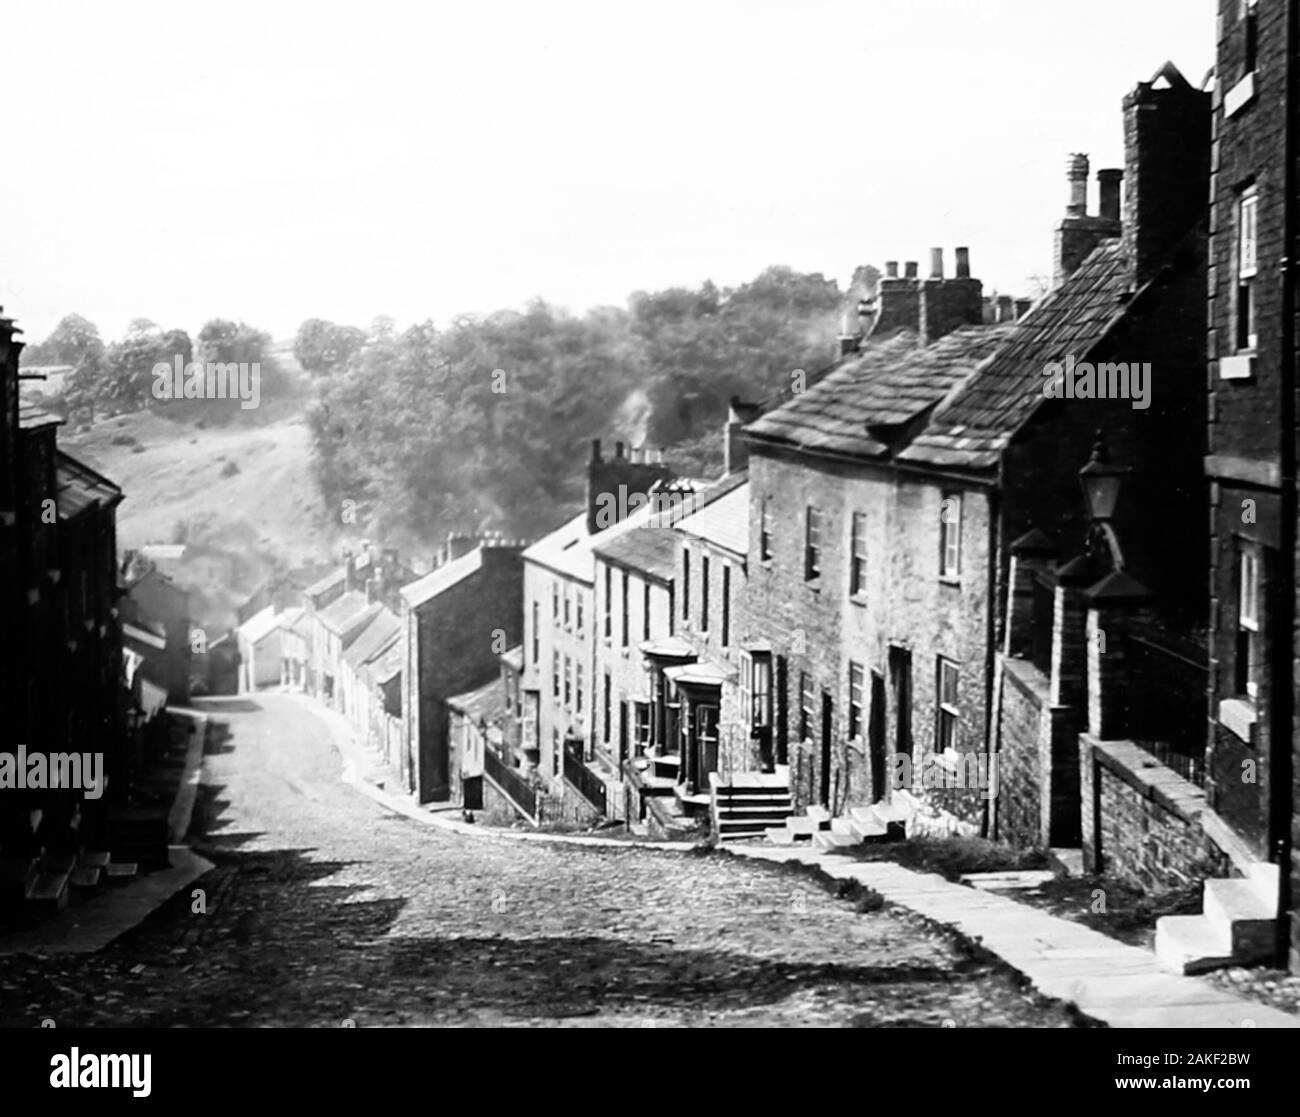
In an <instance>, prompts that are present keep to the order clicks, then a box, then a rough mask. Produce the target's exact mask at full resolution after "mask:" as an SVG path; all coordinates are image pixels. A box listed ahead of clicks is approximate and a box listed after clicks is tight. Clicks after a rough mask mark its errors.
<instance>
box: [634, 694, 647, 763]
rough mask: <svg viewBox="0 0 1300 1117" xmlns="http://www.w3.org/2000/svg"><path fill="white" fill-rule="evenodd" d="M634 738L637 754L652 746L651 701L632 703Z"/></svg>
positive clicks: (641, 753)
mask: <svg viewBox="0 0 1300 1117" xmlns="http://www.w3.org/2000/svg"><path fill="white" fill-rule="evenodd" d="M632 740H633V744H634V746H635V748H636V755H637V756H641V755H643V754H644V753H645V750H646V749H648V748H649V747H650V703H649V702H633V703H632Z"/></svg>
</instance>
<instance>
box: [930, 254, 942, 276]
mask: <svg viewBox="0 0 1300 1117" xmlns="http://www.w3.org/2000/svg"><path fill="white" fill-rule="evenodd" d="M930 278H931V279H942V278H943V249H942V248H932V249H930Z"/></svg>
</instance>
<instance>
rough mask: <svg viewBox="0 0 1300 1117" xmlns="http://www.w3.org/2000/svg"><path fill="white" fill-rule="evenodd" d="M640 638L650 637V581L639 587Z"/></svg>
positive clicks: (647, 638) (646, 638)
mask: <svg viewBox="0 0 1300 1117" xmlns="http://www.w3.org/2000/svg"><path fill="white" fill-rule="evenodd" d="M641 639H642V640H649V639H650V583H649V582H646V583H645V584H644V585H642V587H641Z"/></svg>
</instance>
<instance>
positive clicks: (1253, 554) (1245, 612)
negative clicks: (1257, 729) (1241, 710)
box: [1235, 542, 1261, 699]
mask: <svg viewBox="0 0 1300 1117" xmlns="http://www.w3.org/2000/svg"><path fill="white" fill-rule="evenodd" d="M1259 566H1260V554H1259V548H1258V547H1256V546H1255V544H1253V543H1245V542H1243V543H1242V544H1241V545H1240V547H1239V548H1238V551H1237V655H1236V664H1235V665H1236V686H1235V689H1236V692H1237V693H1238V694H1244V695H1246V696H1247V697H1248V698H1251V699H1254V698H1257V697H1258V696H1259V669H1260V666H1261V665H1260V658H1261V633H1260V623H1259V620H1260V612H1261V610H1260V571H1259Z"/></svg>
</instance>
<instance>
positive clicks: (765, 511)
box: [758, 496, 772, 562]
mask: <svg viewBox="0 0 1300 1117" xmlns="http://www.w3.org/2000/svg"><path fill="white" fill-rule="evenodd" d="M758 557H759V560H760V561H762V562H767V561H768V559H770V558H771V557H772V498H771V497H767V496H765V497H764V498H763V505H762V511H761V513H760V514H759V520H758Z"/></svg>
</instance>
